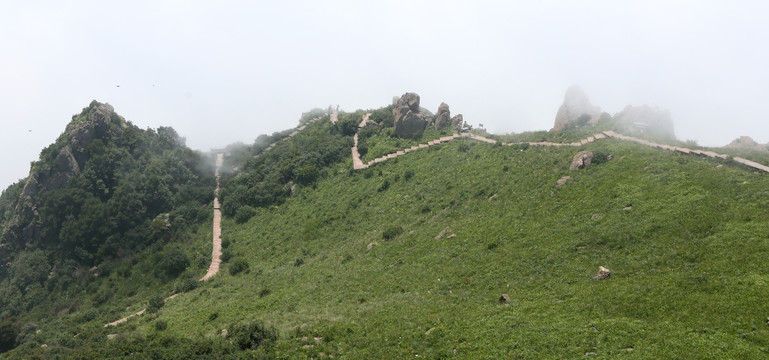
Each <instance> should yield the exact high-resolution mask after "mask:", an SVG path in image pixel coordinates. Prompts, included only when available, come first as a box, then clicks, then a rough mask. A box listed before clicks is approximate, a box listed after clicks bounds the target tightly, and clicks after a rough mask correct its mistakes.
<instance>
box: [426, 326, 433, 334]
mask: <svg viewBox="0 0 769 360" xmlns="http://www.w3.org/2000/svg"><path fill="white" fill-rule="evenodd" d="M433 330H435V328H434V327H431V328H430V330H427V331H425V335H430V333H431V332H433Z"/></svg>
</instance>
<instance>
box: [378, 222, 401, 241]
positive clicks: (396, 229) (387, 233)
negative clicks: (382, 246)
mask: <svg viewBox="0 0 769 360" xmlns="http://www.w3.org/2000/svg"><path fill="white" fill-rule="evenodd" d="M402 233H403V228H402V227H400V226H398V225H390V226H388V227H387V228H386V229H385V230H384V231H382V240H392V239H394V238H395V237H396V236H398V235H400V234H402Z"/></svg>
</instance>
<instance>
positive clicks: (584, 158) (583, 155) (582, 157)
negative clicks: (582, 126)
mask: <svg viewBox="0 0 769 360" xmlns="http://www.w3.org/2000/svg"><path fill="white" fill-rule="evenodd" d="M592 162H593V153H592V152H590V151H580V152H578V153H577V155H574V158H572V159H571V166H569V170H570V171H574V170H579V169H584V168H586V167H588V166H590V164H591V163H592Z"/></svg>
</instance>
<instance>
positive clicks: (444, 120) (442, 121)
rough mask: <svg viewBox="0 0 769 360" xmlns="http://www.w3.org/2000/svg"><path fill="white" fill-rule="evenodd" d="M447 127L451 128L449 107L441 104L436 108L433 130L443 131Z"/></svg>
mask: <svg viewBox="0 0 769 360" xmlns="http://www.w3.org/2000/svg"><path fill="white" fill-rule="evenodd" d="M448 127H451V113H450V112H449V106H448V105H447V104H446V103H443V102H442V103H441V105H440V106H438V113H437V114H436V115H435V130H443V129H445V128H448Z"/></svg>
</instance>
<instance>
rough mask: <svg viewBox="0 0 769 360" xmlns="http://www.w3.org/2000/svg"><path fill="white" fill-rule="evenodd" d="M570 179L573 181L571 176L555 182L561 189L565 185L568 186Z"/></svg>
mask: <svg viewBox="0 0 769 360" xmlns="http://www.w3.org/2000/svg"><path fill="white" fill-rule="evenodd" d="M569 179H571V176H564V177H562V178H560V179H558V181H556V182H555V186H558V187H561V186H563V184H566V182H567V181H569Z"/></svg>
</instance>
